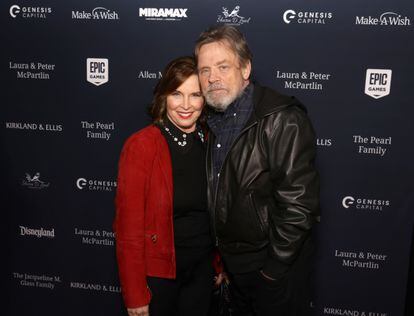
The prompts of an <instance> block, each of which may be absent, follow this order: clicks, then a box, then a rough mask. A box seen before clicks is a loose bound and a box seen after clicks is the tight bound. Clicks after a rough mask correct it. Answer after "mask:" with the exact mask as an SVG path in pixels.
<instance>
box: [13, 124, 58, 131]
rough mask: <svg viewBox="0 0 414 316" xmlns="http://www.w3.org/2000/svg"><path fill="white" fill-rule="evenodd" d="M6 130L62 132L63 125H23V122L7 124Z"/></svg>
mask: <svg viewBox="0 0 414 316" xmlns="http://www.w3.org/2000/svg"><path fill="white" fill-rule="evenodd" d="M6 129H18V130H30V131H46V132H62V131H63V125H62V124H49V123H39V124H38V123H22V122H6Z"/></svg>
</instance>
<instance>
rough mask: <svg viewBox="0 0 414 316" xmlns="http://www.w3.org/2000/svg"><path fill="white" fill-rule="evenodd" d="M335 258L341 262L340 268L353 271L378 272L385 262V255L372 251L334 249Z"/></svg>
mask: <svg viewBox="0 0 414 316" xmlns="http://www.w3.org/2000/svg"><path fill="white" fill-rule="evenodd" d="M334 256H335V258H339V259H340V260H341V263H342V266H343V267H347V268H354V269H370V270H379V269H380V268H382V265H383V264H384V263H385V261H386V260H387V257H388V256H387V255H384V254H379V253H376V252H373V251H359V252H355V251H343V250H338V249H335V252H334Z"/></svg>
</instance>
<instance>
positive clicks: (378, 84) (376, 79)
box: [365, 69, 392, 99]
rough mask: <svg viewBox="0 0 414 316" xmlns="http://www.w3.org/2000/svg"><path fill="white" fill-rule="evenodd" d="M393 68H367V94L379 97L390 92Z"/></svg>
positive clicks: (375, 97)
mask: <svg viewBox="0 0 414 316" xmlns="http://www.w3.org/2000/svg"><path fill="white" fill-rule="evenodd" d="M391 75H392V70H391V69H367V72H366V76H365V94H366V95H369V96H370V97H373V98H374V99H379V98H382V97H385V96H387V95H389V94H390V90H391Z"/></svg>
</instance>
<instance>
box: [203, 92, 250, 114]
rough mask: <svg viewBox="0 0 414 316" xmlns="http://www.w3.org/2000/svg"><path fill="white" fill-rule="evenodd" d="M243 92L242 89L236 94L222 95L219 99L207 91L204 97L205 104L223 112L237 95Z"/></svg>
mask: <svg viewBox="0 0 414 316" xmlns="http://www.w3.org/2000/svg"><path fill="white" fill-rule="evenodd" d="M242 93H243V90H241V91H240V92H239V93H238V94H236V95H229V96H225V97H222V98H221V99H220V100H214V99H213V98H212V97H211V96H210V94H209V93H206V95H205V98H206V102H207V104H208V105H209V106H210V107H212V108H213V109H214V110H215V111H217V112H224V111H226V110H227V108H228V107H229V105H230V104H232V103H233V102H234V100H236V99H237V98H238V97H239V96H241V95H242Z"/></svg>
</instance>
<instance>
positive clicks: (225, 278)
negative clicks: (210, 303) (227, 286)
mask: <svg viewBox="0 0 414 316" xmlns="http://www.w3.org/2000/svg"><path fill="white" fill-rule="evenodd" d="M223 281H224V282H226V283H229V278H228V276H227V274H226V273H225V272H221V273H219V274H217V276H215V277H214V285H215V286H219V285H220V284H221V282H223Z"/></svg>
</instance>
